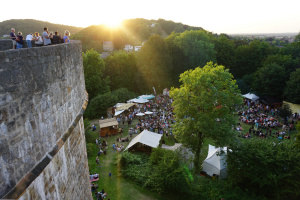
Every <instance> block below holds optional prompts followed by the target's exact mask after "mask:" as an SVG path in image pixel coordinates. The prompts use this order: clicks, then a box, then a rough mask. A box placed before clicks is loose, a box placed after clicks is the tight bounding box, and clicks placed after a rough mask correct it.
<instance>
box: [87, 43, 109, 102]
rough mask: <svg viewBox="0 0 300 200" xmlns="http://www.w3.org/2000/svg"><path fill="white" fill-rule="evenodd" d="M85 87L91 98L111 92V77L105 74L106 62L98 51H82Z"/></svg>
mask: <svg viewBox="0 0 300 200" xmlns="http://www.w3.org/2000/svg"><path fill="white" fill-rule="evenodd" d="M82 56H83V68H84V79H85V87H86V90H87V92H88V94H89V99H90V100H91V99H93V98H94V97H95V96H97V95H99V94H104V93H106V92H109V90H110V87H109V77H105V76H104V73H103V72H104V70H105V63H104V61H103V60H102V59H101V58H100V54H98V53H97V52H96V51H94V50H93V49H92V50H89V51H87V52H86V53H82Z"/></svg>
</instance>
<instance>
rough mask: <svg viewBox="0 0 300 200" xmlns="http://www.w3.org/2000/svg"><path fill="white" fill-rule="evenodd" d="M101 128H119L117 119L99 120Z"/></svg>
mask: <svg viewBox="0 0 300 200" xmlns="http://www.w3.org/2000/svg"><path fill="white" fill-rule="evenodd" d="M99 125H100V128H105V127H110V126H117V125H118V121H117V119H116V118H110V119H104V120H99Z"/></svg>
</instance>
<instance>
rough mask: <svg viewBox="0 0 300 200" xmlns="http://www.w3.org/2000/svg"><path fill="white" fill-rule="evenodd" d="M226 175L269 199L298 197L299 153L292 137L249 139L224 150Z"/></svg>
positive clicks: (299, 186)
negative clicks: (225, 154) (288, 138)
mask: <svg viewBox="0 0 300 200" xmlns="http://www.w3.org/2000/svg"><path fill="white" fill-rule="evenodd" d="M227 154H228V155H227V165H228V179H229V180H230V181H231V182H232V183H234V184H235V185H237V186H239V187H241V188H243V189H244V190H250V191H252V192H253V193H255V194H260V195H263V196H265V197H267V198H269V199H299V197H300V191H299V188H300V182H299V180H300V153H299V149H297V148H296V147H295V146H294V141H292V140H283V141H282V142H276V143H275V142H273V141H272V140H259V139H252V140H246V141H244V142H243V143H242V144H240V145H238V146H235V147H234V146H233V147H232V149H231V151H227Z"/></svg>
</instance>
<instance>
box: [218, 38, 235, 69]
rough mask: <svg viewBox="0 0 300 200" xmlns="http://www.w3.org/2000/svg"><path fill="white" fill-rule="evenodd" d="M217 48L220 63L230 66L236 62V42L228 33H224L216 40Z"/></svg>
mask: <svg viewBox="0 0 300 200" xmlns="http://www.w3.org/2000/svg"><path fill="white" fill-rule="evenodd" d="M214 44H215V50H216V52H217V54H216V58H217V62H218V64H219V65H224V66H225V67H226V68H230V67H231V66H232V65H233V63H234V58H235V56H234V54H235V50H234V42H233V40H230V39H229V38H228V36H227V35H224V34H222V35H221V36H220V37H219V38H217V39H216V40H214Z"/></svg>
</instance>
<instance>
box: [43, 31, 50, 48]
mask: <svg viewBox="0 0 300 200" xmlns="http://www.w3.org/2000/svg"><path fill="white" fill-rule="evenodd" d="M43 40H44V45H45V46H46V45H50V44H51V40H50V36H49V34H48V28H47V27H45V28H44V32H43Z"/></svg>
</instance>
